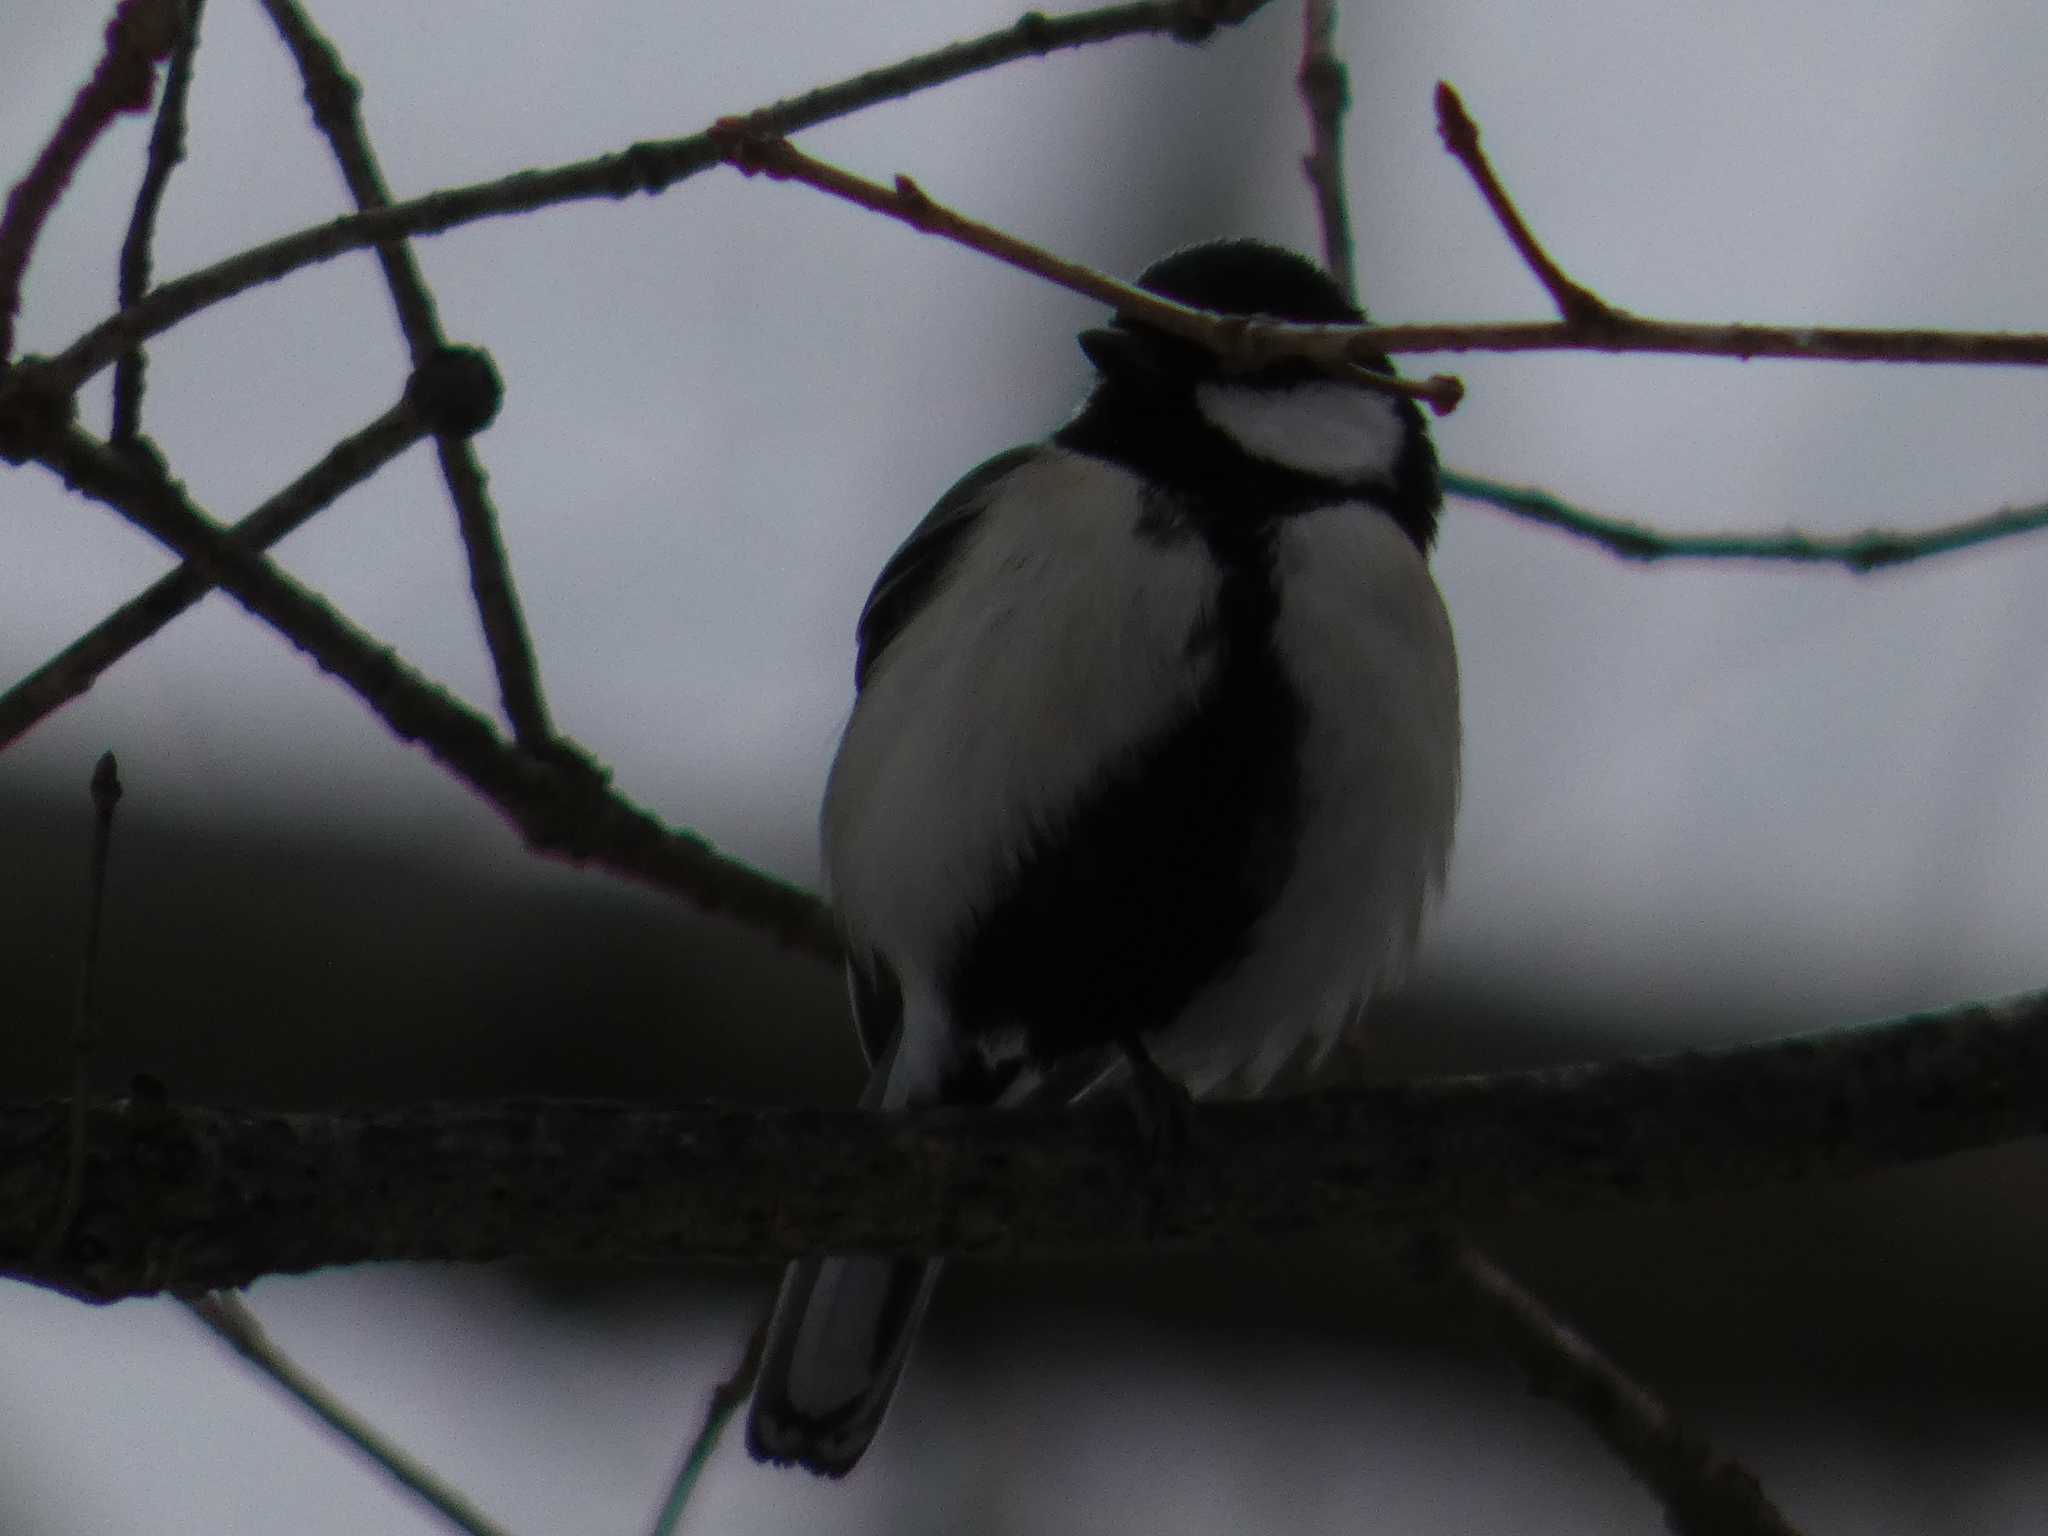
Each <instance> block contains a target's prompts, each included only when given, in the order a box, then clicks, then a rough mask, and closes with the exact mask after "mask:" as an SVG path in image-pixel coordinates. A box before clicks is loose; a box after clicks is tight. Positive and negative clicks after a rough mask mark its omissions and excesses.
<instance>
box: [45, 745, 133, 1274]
mask: <svg viewBox="0 0 2048 1536" xmlns="http://www.w3.org/2000/svg"><path fill="white" fill-rule="evenodd" d="M91 790H92V860H91V866H90V873H89V876H88V883H87V886H86V892H87V895H86V905H85V952H84V954H83V955H82V956H80V958H79V962H78V992H77V995H76V997H75V998H74V999H73V1003H72V1010H71V1119H70V1136H69V1138H68V1148H67V1155H66V1158H65V1163H64V1187H63V1191H62V1193H61V1194H60V1195H59V1196H58V1199H57V1212H56V1215H55V1216H54V1217H52V1218H51V1221H50V1225H49V1229H48V1231H46V1232H45V1233H44V1235H43V1240H42V1241H41V1242H40V1243H39V1244H37V1245H36V1257H37V1258H38V1259H40V1260H42V1261H43V1262H44V1263H48V1262H49V1261H50V1260H52V1259H54V1258H55V1257H56V1256H57V1255H58V1254H59V1253H60V1252H62V1251H63V1248H64V1240H65V1238H67V1237H69V1236H70V1235H71V1224H72V1222H74V1221H76V1220H77V1219H78V1203H79V1201H80V1199H82V1198H83V1196H84V1193H85V1127H86V1121H87V1119H88V1118H89V1117H90V1115H91V1111H92V1053H93V1047H94V1046H95V1045H97V1044H98V1043H99V1013H98V1005H97V1003H96V1002H95V1000H94V997H93V993H94V990H95V987H96V986H97V983H98V978H99V963H100V915H101V914H102V913H103V912H104V911H105V910H106V905H107V855H108V853H109V851H110V850H111V849H112V848H113V843H114V807H115V806H117V805H119V804H120V803H121V770H120V767H119V765H118V764H117V763H115V761H114V754H113V753H111V752H102V753H101V754H100V760H99V761H98V762H96V763H94V764H93V768H92V783H91Z"/></svg>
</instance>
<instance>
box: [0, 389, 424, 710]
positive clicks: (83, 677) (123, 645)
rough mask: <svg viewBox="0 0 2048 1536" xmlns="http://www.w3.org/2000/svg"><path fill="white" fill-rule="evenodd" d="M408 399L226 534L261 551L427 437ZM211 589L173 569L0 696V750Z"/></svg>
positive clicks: (192, 569)
mask: <svg viewBox="0 0 2048 1536" xmlns="http://www.w3.org/2000/svg"><path fill="white" fill-rule="evenodd" d="M427 431H428V428H427V423H426V420H425V418H424V417H423V416H422V415H421V414H420V412H419V411H418V410H416V409H415V408H414V406H413V403H412V399H411V396H410V395H408V396H406V397H405V398H402V399H401V400H400V401H399V403H398V404H397V405H394V406H393V407H392V408H391V409H390V410H388V411H386V412H385V413H384V414H383V415H381V416H379V417H378V418H377V419H376V420H375V421H373V422H371V423H370V424H369V425H368V426H366V427H364V428H363V429H362V430H361V431H359V432H356V433H354V434H353V435H351V436H349V437H345V438H343V439H342V440H341V441H340V442H339V443H336V444H335V445H334V447H332V448H330V449H329V450H328V451H327V452H326V453H325V454H324V455H323V456H322V457H321V458H320V460H319V461H318V462H317V463H315V464H314V465H313V467H312V468H311V469H308V470H307V471H306V472H305V473H304V474H302V475H300V476H299V477H298V478H297V479H296V480H294V481H292V483H291V484H290V485H288V486H286V487H285V488H284V489H283V490H281V491H279V492H278V493H277V494H276V495H274V496H272V497H271V498H270V499H269V500H267V501H265V502H264V503H263V504H262V505H261V506H259V507H257V508H256V509H255V510H254V511H253V512H251V513H250V514H249V515H248V516H247V517H245V518H243V519H242V520H241V521H240V522H238V523H236V524H235V525H234V527H232V528H230V529H229V530H227V531H228V534H229V536H230V537H231V538H233V539H235V540H236V541H238V542H239V543H241V544H243V545H244V546H246V547H247V548H249V549H268V548H270V546H271V545H273V544H275V543H277V542H278V541H279V540H280V539H283V538H284V537H285V536H286V535H287V534H290V533H291V532H292V531H293V530H295V529H297V528H300V527H302V526H304V524H305V523H306V522H307V520H308V519H310V518H311V517H312V516H313V515H314V514H315V513H317V512H319V511H321V510H323V509H324V508H326V507H329V506H331V505H333V503H334V502H335V501H336V500H338V499H339V498H340V497H341V496H342V495H344V494H345V493H346V492H348V491H349V490H350V489H352V488H353V487H355V486H358V485H360V484H362V483H363V482H364V481H365V480H367V479H369V478H370V476H371V475H373V474H375V473H376V472H377V471H378V470H380V469H382V468H383V467H384V466H385V465H386V464H389V463H390V462H391V461H392V460H393V459H395V458H397V457H398V456H399V455H400V454H402V453H404V452H405V451H406V450H407V449H408V448H410V447H411V446H412V445H413V444H414V443H416V442H418V441H419V440H420V439H421V438H422V437H425V436H426V435H427ZM212 590H213V583H212V582H210V581H208V580H207V579H206V577H205V576H204V575H202V574H201V573H200V571H199V568H198V567H197V566H195V565H191V564H186V565H181V566H179V567H178V568H177V569H176V570H174V571H172V572H171V573H170V574H169V575H168V576H163V577H160V578H159V579H158V580H157V581H156V582H155V583H153V584H152V585H151V586H150V587H148V588H147V589H146V590H144V591H142V592H139V593H137V594H136V595H135V596H134V597H132V598H130V599H129V600H128V601H127V602H125V603H123V604H122V605H121V606H120V607H119V608H116V609H115V610H114V611H113V612H112V613H110V614H108V615H107V616H106V617H105V618H104V619H102V620H100V622H99V623H97V624H95V625H94V626H93V627H92V628H91V629H89V630H87V631H86V632H85V633H84V634H82V635H80V636H79V637H78V638H77V639H76V640H74V641H72V642H71V644H69V645H67V646H65V647H64V649H63V650H61V651H59V652H57V654H56V655H54V656H52V657H51V658H50V659H49V660H48V661H46V662H44V663H43V664H42V665H41V666H40V667H38V668H36V670H35V671H33V672H31V673H29V674H28V676H26V677H24V678H23V679H22V680H21V681H20V682H18V683H16V684H15V685H14V686H13V687H12V688H10V689H8V690H7V692H5V693H4V694H0V750H5V749H6V748H7V747H8V746H10V745H12V744H13V743H14V742H15V741H17V740H19V739H20V738H21V737H22V736H24V735H26V734H27V733H28V732H29V731H30V730H32V729H34V727H35V726H36V725H37V724H38V723H39V722H41V721H42V720H43V719H45V718H46V717H48V716H49V715H50V714H52V713H54V712H55V711H56V710H57V709H59V708H61V707H62V706H63V705H65V704H67V703H69V702H70V701H71V700H72V699H75V698H77V697H78V696H79V695H80V694H82V693H84V692H85V691H86V689H88V688H90V687H91V686H92V685H93V684H94V683H95V682H96V681H98V680H99V677H100V674H102V673H103V672H105V671H106V670H107V668H109V667H111V666H112V665H113V664H114V663H115V662H117V661H119V660H120V659H121V658H122V657H123V656H126V655H127V654H128V653H129V652H130V651H132V650H134V649H135V648H136V647H137V646H138V645H140V644H142V642H143V641H145V640H147V639H148V638H149V637H150V636H151V635H154V634H155V633H157V631H159V630H161V629H162V628H163V627H164V626H165V625H166V624H168V623H170V622H171V620H173V619H175V618H176V617H177V616H178V615H179V614H181V613H183V612H185V611H186V610H187V609H188V608H191V607H192V606H193V605H194V604H195V603H197V602H198V601H199V600H200V599H201V598H203V597H204V596H206V594H207V593H208V592H211V591H212Z"/></svg>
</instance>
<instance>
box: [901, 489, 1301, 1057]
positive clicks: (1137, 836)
mask: <svg viewBox="0 0 2048 1536" xmlns="http://www.w3.org/2000/svg"><path fill="white" fill-rule="evenodd" d="M1247 521H1248V520H1247ZM1180 529H1181V536H1182V537H1197V536H1199V537H1201V538H1202V539H1203V541H1204V542H1205V543H1206V544H1207V545H1208V547H1209V549H1210V552H1211V553H1212V554H1213V555H1214V556H1215V557H1216V559H1217V560H1218V562H1219V564H1221V566H1222V567H1223V579H1222V583H1221V586H1220V589H1219V595H1218V600H1217V605H1216V609H1215V611H1214V612H1213V613H1211V614H1209V615H1207V616H1206V617H1205V620H1204V622H1203V623H1202V624H1201V625H1200V626H1199V627H1198V629H1197V630H1196V632H1195V633H1193V634H1191V635H1190V636H1189V637H1188V642H1187V643H1188V645H1189V647H1190V652H1191V654H1197V653H1199V654H1206V655H1211V656H1213V658H1214V672H1213V674H1212V675H1211V678H1210V680H1209V683H1208V685H1207V686H1206V687H1205V688H1204V690H1203V691H1202V693H1201V695H1200V697H1199V700H1198V702H1197V705H1196V707H1195V708H1194V710H1193V711H1192V712H1191V713H1190V714H1189V715H1188V716H1186V717H1185V718H1184V719H1181V720H1179V721H1177V722H1174V723H1173V724H1171V725H1169V726H1167V727H1166V728H1164V729H1163V730H1162V731H1161V732H1160V733H1159V734H1158V735H1157V736H1156V737H1154V738H1153V739H1152V740H1150V741H1148V742H1147V743H1145V744H1144V745H1143V746H1142V747H1141V748H1140V749H1139V750H1138V752H1137V753H1136V754H1135V755H1134V756H1133V757H1132V759H1131V761H1130V762H1129V763H1128V764H1127V765H1126V766H1125V767H1124V769H1123V770H1122V771H1121V772H1119V773H1117V774H1116V775H1115V776H1113V777H1112V778H1110V779H1108V780H1107V781H1106V782H1105V783H1103V784H1102V785H1101V786H1100V787H1099V788H1098V789H1097V790H1096V791H1095V792H1094V793H1093V794H1091V795H1090V796H1088V798H1086V799H1085V800H1083V801H1082V802H1081V803H1079V804H1078V805H1076V806H1075V807H1074V808H1073V810H1072V811H1071V812H1070V813H1069V814H1068V815H1067V817H1066V818H1065V819H1064V820H1062V821H1061V822H1060V823H1059V824H1058V825H1057V826H1056V827H1054V828H1053V829H1051V830H1050V831H1049V832H1048V833H1047V834H1046V835H1045V836H1044V837H1042V838H1041V839H1040V840H1039V841H1038V842H1037V843H1036V844H1035V845H1034V846H1033V847H1031V848H1030V849H1029V850H1028V851H1027V852H1026V854H1025V856H1024V858H1023V860H1022V861H1021V862H1020V864H1019V866H1018V868H1017V869H1016V871H1015V873H1014V875H1013V876H1012V878H1011V879H1010V880H1009V882H1008V883H1007V884H1006V885H1005V886H1003V887H1002V888H1001V889H1000V890H998V891H997V892H996V893H995V895H994V897H993V899H992V901H991V902H990V903H989V904H988V905H987V906H986V907H984V908H983V909H982V910H981V911H980V912H978V913H977V914H976V915H975V918H974V920H973V921H972V922H971V924H970V926H969V927H968V929H967V930H966V931H965V932H964V933H963V934H962V936H961V941H960V943H959V945H958V948H957V949H956V951H955V955H954V958H953V961H952V963H951V964H950V965H949V966H948V967H947V968H946V970H945V973H944V977H943V982H942V984H943V986H944V989H945V995H946V1001H947V1005H948V1008H949V1010H950V1015H951V1018H952V1020H953V1023H954V1027H955V1028H956V1029H957V1030H959V1031H960V1033H961V1035H962V1036H963V1037H965V1040H967V1041H972V1040H973V1039H974V1037H976V1036H978V1035H979V1036H987V1035H990V1034H993V1033H998V1032H1004V1033H1007V1032H1010V1031H1014V1030H1017V1029H1019V1028H1021V1029H1022V1030H1023V1031H1024V1034H1025V1039H1026V1042H1027V1046H1028V1049H1029V1051H1030V1053H1031V1054H1032V1055H1033V1056H1034V1057H1036V1058H1037V1059H1039V1060H1041V1061H1048V1060H1052V1059H1056V1058H1058V1057H1062V1056H1067V1055H1070V1054H1072V1053H1075V1052H1079V1051H1087V1050H1092V1049H1097V1048H1100V1047H1102V1046H1106V1045H1110V1044H1113V1043H1115V1042H1116V1041H1117V1040H1118V1039H1120V1038H1121V1037H1123V1036H1125V1035H1127V1034H1130V1033H1132V1032H1134V1031H1135V1032H1138V1033H1141V1034H1142V1033H1146V1032H1149V1031H1152V1030H1156V1029H1159V1028H1161V1027H1162V1026H1164V1025H1166V1024H1169V1023H1171V1022H1172V1021H1173V1019H1174V1018H1175V1017H1176V1016H1178V1015H1179V1013H1180V1012H1181V1011H1182V1009H1184V1008H1185V1007H1186V1006H1187V1004H1188V1002H1189V1001H1190V1000H1191V999H1192V998H1193V997H1194V996H1195V994H1196V993H1197V992H1198V991H1200V990H1201V988H1202V987H1203V986H1204V985H1205V984H1207V983H1208V982H1210V981H1212V980H1214V979H1215V978H1217V977H1218V976H1220V975H1222V974H1223V973H1225V972H1226V971H1227V970H1228V969H1229V968H1230V967H1231V966H1232V965H1234V964H1236V963H1237V961H1238V960H1240V959H1241V958H1242V957H1243V955H1244V953H1245V951H1246V948H1247V946H1248V943H1249V940H1250V937H1251V932H1252V929H1253V926H1254V925H1255V924H1256V923H1257V921H1258V920H1259V918H1260V917H1261V916H1262V915H1263V914H1264V913H1265V911H1266V910H1267V909H1268V908H1269V907H1270V906H1271V904H1272V903H1273V901H1274V900H1275V899H1276V898H1277V897H1278V895H1279V892H1280V890H1281V888H1282V886H1283V885H1284V884H1285V882H1286V879H1287V876H1288V874H1289V872H1290V870H1291V869H1292V866H1293V860H1294V846H1295V839H1296V834H1297V830H1298V820H1299V815H1298V813H1299V806H1298V763H1297V757H1298V754H1299V751H1300V744H1301V735H1302V705H1301V701H1300V699H1299V698H1298V697H1297V696H1296V694H1295V692H1294V690H1293V688H1292V686H1291V685H1290V683H1289V682H1288V680H1287V677H1286V675H1285V673H1284V671H1283V670H1282V668H1281V666H1280V663H1279V660H1278V657H1277V655H1276V654H1275V651H1274V641H1273V628H1274V620H1275V618H1276V616H1277V614H1278V609H1279V599H1278V596H1277V594H1276V592H1275V590H1274V582H1273V547H1272V540H1273V525H1272V524H1271V523H1270V522H1262V523H1257V524H1251V525H1250V526H1246V524H1245V522H1240V523H1239V524H1238V525H1237V526H1232V525H1231V524H1229V523H1227V522H1223V521H1220V520H1215V521H1212V520H1210V519H1207V518H1203V519H1201V520H1200V521H1199V523H1194V522H1188V523H1182V524H1181V525H1180ZM1139 536H1141V537H1144V538H1147V539H1158V538H1159V537H1161V536H1162V533H1161V527H1160V524H1159V522H1158V520H1157V519H1152V520H1149V521H1148V522H1147V523H1146V524H1145V525H1144V526H1143V527H1142V528H1141V532H1140V535H1139ZM963 1065H964V1064H963Z"/></svg>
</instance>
